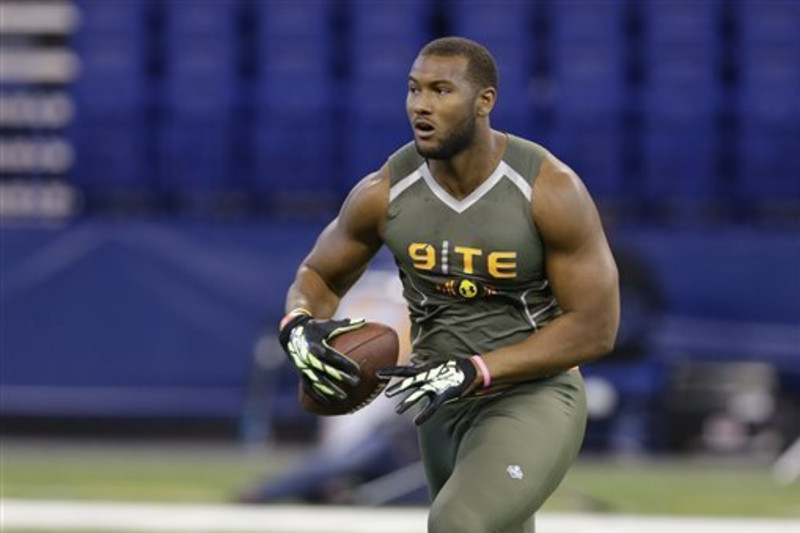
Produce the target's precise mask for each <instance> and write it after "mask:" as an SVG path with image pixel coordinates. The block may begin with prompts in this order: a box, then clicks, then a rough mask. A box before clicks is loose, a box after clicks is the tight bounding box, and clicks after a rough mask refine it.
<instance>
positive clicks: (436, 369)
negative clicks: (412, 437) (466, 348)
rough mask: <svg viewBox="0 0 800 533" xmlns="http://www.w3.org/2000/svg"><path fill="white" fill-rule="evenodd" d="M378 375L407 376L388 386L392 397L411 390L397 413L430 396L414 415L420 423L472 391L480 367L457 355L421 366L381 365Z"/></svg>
mask: <svg viewBox="0 0 800 533" xmlns="http://www.w3.org/2000/svg"><path fill="white" fill-rule="evenodd" d="M378 376H379V377H381V378H387V379H388V378H393V377H399V378H404V379H401V380H400V381H398V382H396V383H394V384H393V385H391V386H389V387H388V388H387V389H386V392H385V394H386V396H387V397H389V398H391V397H393V396H397V395H398V394H400V393H403V392H407V391H411V393H410V394H409V395H408V396H406V397H405V398H404V399H403V401H401V402H400V403H399V404H398V405H397V407H396V408H395V411H396V412H397V413H404V412H405V411H406V410H407V409H408V408H409V407H411V406H412V405H414V404H415V403H417V402H419V401H420V400H422V399H423V398H427V399H428V405H426V406H425V408H424V409H422V411H421V412H420V413H419V414H418V415H417V417H416V418H414V423H415V424H416V425H418V426H419V425H420V424H422V423H424V422H425V421H426V420H427V419H428V418H430V416H431V415H432V414H433V413H434V411H436V409H438V408H439V407H441V406H442V405H443V404H445V403H447V402H450V401H453V400H456V399H458V398H461V397H462V396H464V395H465V394H466V393H467V392H469V391H470V390H471V389H472V387H473V385H474V383H475V378H476V377H477V370H476V369H475V366H474V365H473V364H472V362H471V361H470V360H469V359H462V358H457V359H451V360H449V361H445V362H436V363H426V364H423V365H419V366H414V365H406V366H393V367H389V368H382V369H380V370H379V371H378Z"/></svg>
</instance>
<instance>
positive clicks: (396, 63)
mask: <svg viewBox="0 0 800 533" xmlns="http://www.w3.org/2000/svg"><path fill="white" fill-rule="evenodd" d="M431 5H432V3H431V2H424V1H421V0H412V1H410V2H400V1H395V0H388V1H385V2H374V1H371V0H354V1H353V2H349V3H348V7H349V10H348V12H347V13H348V18H349V21H350V24H351V27H350V33H349V39H350V62H349V65H350V75H351V77H352V78H354V79H355V80H358V79H363V78H376V77H379V78H382V77H390V78H394V79H396V80H400V81H401V82H402V83H403V84H405V80H406V79H407V75H408V69H409V68H410V66H411V63H412V61H413V60H414V57H415V56H416V54H417V52H418V51H419V49H420V48H421V47H422V46H423V45H424V44H425V42H427V40H428V39H429V38H430V31H429V28H430V23H431V21H430V17H431Z"/></svg>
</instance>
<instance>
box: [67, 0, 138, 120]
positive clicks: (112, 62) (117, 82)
mask: <svg viewBox="0 0 800 533" xmlns="http://www.w3.org/2000/svg"><path fill="white" fill-rule="evenodd" d="M79 7H80V8H81V17H82V21H81V25H80V26H78V31H77V32H76V33H75V35H73V37H72V44H73V46H74V47H75V50H76V52H77V53H78V54H79V56H80V59H81V72H80V76H78V78H77V80H76V81H75V82H74V84H73V86H72V91H73V94H74V95H75V100H76V103H77V105H78V113H79V116H82V117H87V118H93V117H94V118H103V117H105V118H110V117H115V118H116V119H120V118H122V117H125V116H134V115H139V114H140V113H141V112H142V107H143V106H144V103H145V101H146V98H147V95H146V81H147V80H146V73H145V60H144V53H145V44H146V28H145V12H144V2H142V1H140V0H132V1H131V2H125V3H123V4H119V5H116V4H115V5H111V4H110V3H108V2H103V1H101V0H84V1H82V2H81V3H80V4H79Z"/></svg>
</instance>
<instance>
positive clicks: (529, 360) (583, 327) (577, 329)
mask: <svg viewBox="0 0 800 533" xmlns="http://www.w3.org/2000/svg"><path fill="white" fill-rule="evenodd" d="M618 324H619V319H618V316H617V314H616V313H615V312H608V313H599V314H596V313H592V314H582V313H578V312H567V313H564V314H563V315H561V316H559V317H557V318H555V319H554V320H553V321H552V322H550V323H549V324H548V325H547V326H545V327H544V328H542V329H541V330H539V331H537V332H536V333H534V334H532V335H531V336H530V337H528V338H527V339H525V340H524V341H522V342H519V343H517V344H513V345H510V346H505V347H502V348H498V349H496V350H492V351H491V352H488V353H486V354H483V360H484V362H485V364H486V366H487V368H488V370H489V372H490V374H491V380H492V384H503V383H516V382H520V381H526V380H530V379H537V378H541V377H544V376H547V375H551V374H555V373H557V372H562V371H564V370H567V369H569V368H572V367H574V366H577V365H581V364H584V363H587V362H589V361H592V360H595V359H597V358H599V357H602V356H603V355H605V354H607V353H609V352H610V351H611V350H612V349H613V347H614V341H615V339H616V336H617V328H618Z"/></svg>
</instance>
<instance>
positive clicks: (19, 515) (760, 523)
mask: <svg viewBox="0 0 800 533" xmlns="http://www.w3.org/2000/svg"><path fill="white" fill-rule="evenodd" d="M0 516H1V517H2V518H0V530H2V531H7V530H9V529H11V528H58V529H59V530H75V531H83V532H85V531H87V530H95V531H98V530H102V531H107V532H114V531H126V532H132V531H141V532H162V531H170V532H172V531H182V532H192V533H240V532H257V533H424V532H425V530H426V510H425V509H421V508H370V507H331V506H324V507H316V506H315V507H308V506H293V505H275V506H258V507H255V506H242V505H225V504H208V505H206V504H204V505H200V504H151V503H94V502H77V501H46V500H14V499H3V500H0ZM536 530H537V531H539V532H542V533H643V532H647V533H675V532H676V531H679V532H680V533H798V532H800V519H797V520H792V519H755V518H711V517H666V516H629V515H607V514H561V513H542V514H541V516H539V517H537V527H536Z"/></svg>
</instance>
